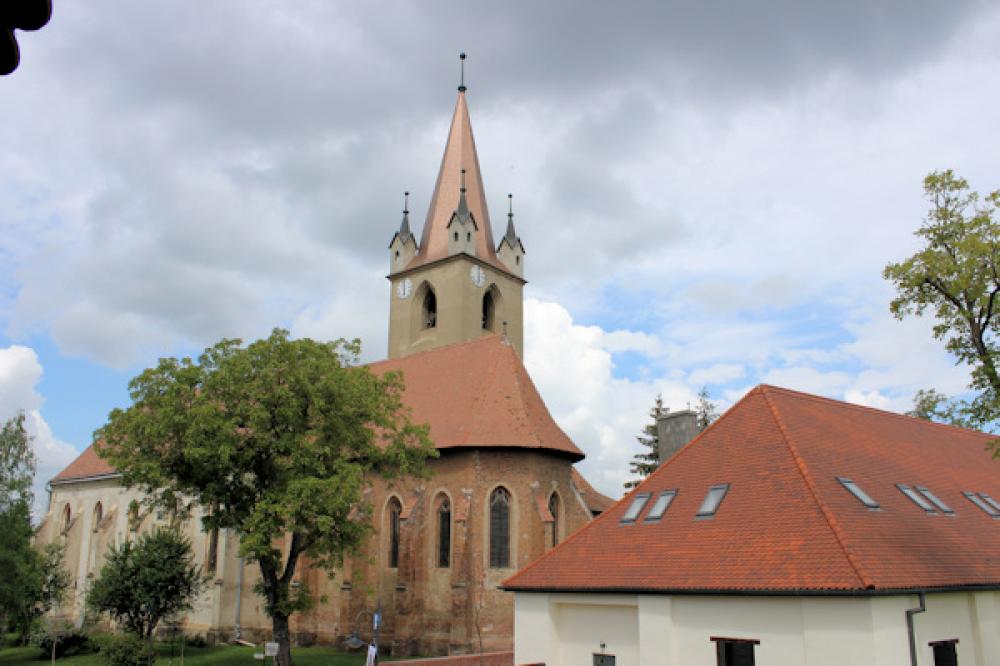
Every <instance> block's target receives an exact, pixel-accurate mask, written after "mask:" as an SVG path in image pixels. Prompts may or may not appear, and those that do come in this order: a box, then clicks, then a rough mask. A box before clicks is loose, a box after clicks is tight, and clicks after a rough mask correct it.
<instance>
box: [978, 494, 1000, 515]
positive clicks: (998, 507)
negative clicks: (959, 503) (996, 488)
mask: <svg viewBox="0 0 1000 666" xmlns="http://www.w3.org/2000/svg"><path fill="white" fill-rule="evenodd" d="M979 496H980V497H982V498H983V500H985V502H986V503H987V504H989V505H990V506H991V507H993V508H994V509H996V510H997V511H998V512H1000V502H997V501H996V500H995V499H993V498H992V497H990V496H989V495H987V494H986V493H979Z"/></svg>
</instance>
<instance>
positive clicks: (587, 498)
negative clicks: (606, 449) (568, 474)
mask: <svg viewBox="0 0 1000 666" xmlns="http://www.w3.org/2000/svg"><path fill="white" fill-rule="evenodd" d="M572 474H573V483H574V484H576V489H577V490H579V491H580V494H581V495H583V501H584V502H586V503H587V508H588V509H590V512H591V513H594V514H598V513H604V512H605V511H607V510H608V509H610V508H611V507H612V506H614V503H615V502H616V501H617V500H613V499H611V498H610V497H608V496H607V495H604V494H601V493H599V492H597V491H596V490H594V487H593V486H592V485H590V482H588V481H587V479H585V478H583V474H580V472H579V470H577V468H576V467H574V468H573V472H572Z"/></svg>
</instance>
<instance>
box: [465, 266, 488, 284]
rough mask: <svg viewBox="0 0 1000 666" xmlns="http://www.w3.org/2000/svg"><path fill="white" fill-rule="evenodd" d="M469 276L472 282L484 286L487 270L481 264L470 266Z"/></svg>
mask: <svg viewBox="0 0 1000 666" xmlns="http://www.w3.org/2000/svg"><path fill="white" fill-rule="evenodd" d="M469 277H470V278H471V279H472V284H474V285H476V286H477V287H482V286H483V285H484V284H486V271H484V270H483V269H482V267H481V266H473V267H472V268H470V269H469Z"/></svg>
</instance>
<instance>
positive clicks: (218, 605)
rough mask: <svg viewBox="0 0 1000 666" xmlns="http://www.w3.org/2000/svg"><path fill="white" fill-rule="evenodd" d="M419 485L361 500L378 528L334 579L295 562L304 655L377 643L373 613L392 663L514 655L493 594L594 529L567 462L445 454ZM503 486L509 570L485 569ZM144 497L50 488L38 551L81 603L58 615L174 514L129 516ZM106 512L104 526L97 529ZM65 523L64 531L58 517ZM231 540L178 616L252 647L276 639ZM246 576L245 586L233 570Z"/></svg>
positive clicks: (112, 485)
mask: <svg viewBox="0 0 1000 666" xmlns="http://www.w3.org/2000/svg"><path fill="white" fill-rule="evenodd" d="M429 467H430V472H431V474H430V476H429V477H428V478H426V479H407V480H401V481H397V482H395V483H392V484H388V483H386V482H385V481H383V480H382V479H375V480H374V481H373V485H372V488H371V489H370V490H369V491H368V493H367V494H366V496H365V498H366V502H367V503H368V504H369V505H370V507H371V511H372V521H373V526H374V531H373V533H372V534H371V535H370V538H369V539H368V541H367V542H366V544H365V545H364V546H363V547H362V548H361V550H360V552H358V553H357V554H356V555H354V556H350V557H348V558H347V559H346V561H345V562H344V564H343V566H342V567H340V568H338V569H337V570H336V571H334V572H332V573H328V572H326V571H322V570H319V569H312V568H309V567H308V561H303V562H302V563H301V564H300V567H299V572H298V575H297V581H296V584H300V585H308V587H309V589H310V590H312V591H313V593H314V595H315V596H316V597H317V598H318V599H319V598H322V599H325V601H321V602H318V603H317V604H316V606H315V607H314V608H313V609H312V610H311V611H309V612H307V613H304V614H301V615H298V616H296V617H295V618H293V623H292V631H293V633H294V635H295V637H296V639H297V641H298V642H299V643H301V644H312V643H322V644H329V643H334V642H338V643H339V642H341V641H343V640H344V639H345V638H346V637H347V636H349V635H350V634H351V633H352V632H353V631H356V630H358V631H360V635H361V638H362V639H364V640H369V639H370V638H371V621H372V616H371V613H372V612H373V611H374V610H375V609H376V608H377V607H378V606H379V605H381V607H382V610H383V626H382V633H381V640H380V643H381V645H382V647H383V650H388V651H391V652H392V653H393V654H399V655H408V654H425V655H437V654H461V653H468V652H478V651H480V637H481V639H482V649H484V650H486V651H490V650H509V649H511V647H512V637H513V598H512V595H510V594H508V593H505V592H503V591H501V590H499V589H497V587H498V585H500V583H501V582H502V581H503V580H504V579H506V578H507V577H508V576H510V575H512V574H513V573H514V572H515V571H516V570H517V569H520V568H522V567H524V566H526V565H527V564H528V563H529V562H531V561H532V560H533V559H535V558H536V557H538V556H539V555H541V554H542V553H544V552H545V551H546V550H547V549H549V548H551V547H552V544H553V528H555V529H556V530H557V532H558V534H557V539H558V540H559V541H561V540H563V539H565V538H566V537H567V536H568V535H569V534H571V533H572V532H573V531H575V530H576V529H578V528H579V527H581V526H582V525H584V524H585V523H586V522H587V521H588V520H590V517H591V515H590V512H589V510H588V509H587V507H586V506H585V505H584V503H583V500H582V499H581V497H580V495H579V494H578V492H577V491H576V489H575V488H574V487H573V485H572V482H571V479H570V475H571V469H572V465H571V464H570V462H569V460H567V459H566V458H562V457H559V456H556V455H553V454H551V453H547V452H539V451H530V450H525V449H513V448H512V449H500V448H486V449H455V450H444V451H442V452H441V457H440V458H438V459H436V460H433V461H431V462H430V465H429ZM498 486H503V487H505V488H506V489H507V490H508V491H509V492H510V495H511V500H512V505H511V514H510V526H511V541H510V555H511V562H510V564H511V566H510V567H507V568H502V569H494V568H490V566H489V497H490V494H491V493H492V492H493V490H494V489H495V488H496V487H498ZM553 493H555V494H556V495H557V497H558V511H557V513H558V520H555V521H554V520H553V516H552V515H550V513H549V509H548V506H549V498H550V497H551V495H552V494H553ZM391 497H396V498H398V499H399V501H400V503H401V504H402V507H403V511H402V515H401V518H402V520H401V521H400V552H399V566H398V567H396V568H392V567H390V566H389V558H388V553H389V529H388V526H389V509H388V506H389V501H390V498H391ZM441 497H447V498H448V501H449V503H450V505H451V519H452V522H451V558H450V559H451V562H450V566H449V567H447V568H442V567H439V566H438V562H437V547H438V544H437V538H438V531H437V530H438V523H437V513H436V502H437V501H438V499H439V498H441ZM138 499H140V498H139V497H138V495H137V494H136V493H135V491H132V490H128V489H124V488H122V487H121V486H120V485H119V483H118V481H117V480H116V479H103V480H97V481H90V482H77V483H68V484H58V485H55V486H53V491H52V500H51V504H50V510H49V515H48V516H47V517H46V519H45V521H44V522H43V524H42V526H41V528H40V530H39V533H38V537H37V540H38V541H39V542H41V543H46V542H52V541H62V542H63V543H65V545H66V547H67V555H66V561H67V565H68V566H69V567H70V568H71V571H72V572H73V574H74V578H75V581H76V594H75V596H73V598H71V599H70V600H68V602H67V606H66V608H65V609H64V612H66V613H67V614H72V615H73V616H74V617H76V618H77V619H78V620H82V612H83V597H84V595H85V592H86V586H87V584H88V582H89V580H90V579H91V578H92V577H93V576H95V575H96V574H97V572H98V571H99V569H100V566H101V564H102V563H103V557H104V553H105V552H106V551H107V548H108V547H110V545H112V544H115V543H121V541H123V540H124V539H129V538H134V536H135V535H136V534H138V533H141V532H143V531H145V530H149V529H153V528H154V527H155V526H156V525H159V524H166V523H167V521H168V520H169V517H168V516H162V515H158V514H157V513H156V512H155V511H154V512H148V511H145V510H141V511H140V512H138V514H135V513H133V515H132V516H131V519H130V516H129V507H130V505H131V504H132V502H133V501H135V500H138ZM98 503H100V504H101V506H102V513H103V517H102V519H101V520H100V521H98V522H95V520H94V518H95V507H96V506H97V504H98ZM67 506H69V507H70V512H71V519H70V523H69V525H68V529H67V526H66V525H64V524H61V517H62V515H63V512H64V511H65V508H66V507H67ZM183 529H184V532H185V533H186V534H187V535H188V536H189V537H190V538H191V540H192V544H193V548H194V553H195V558H196V561H197V562H199V563H200V564H201V565H202V566H203V567H205V568H206V570H207V569H208V567H209V562H210V550H211V535H210V534H207V533H204V532H202V531H201V527H200V515H199V514H197V513H196V515H195V516H194V517H193V520H190V521H188V522H187V523H186V524H185V525H184V526H183ZM238 548H239V543H238V539H237V538H236V536H235V535H234V534H232V533H229V532H228V531H225V530H224V531H222V532H221V533H220V534H219V536H218V540H217V548H216V567H215V571H214V577H212V578H211V583H210V585H209V586H208V588H207V590H206V591H205V592H204V594H203V595H202V596H201V598H200V599H199V600H198V602H197V603H196V604H195V608H194V609H193V610H192V611H191V612H190V613H188V615H187V616H186V617H185V623H184V627H185V630H186V631H187V632H188V633H192V634H194V633H197V634H203V635H206V636H207V637H208V638H209V639H216V640H222V641H225V640H231V639H232V638H233V637H234V636H235V634H236V632H237V623H238V625H239V630H240V634H241V636H242V637H243V638H244V639H247V640H254V641H259V640H263V639H265V638H267V637H268V636H269V635H270V620H269V619H268V618H267V616H266V615H265V613H264V608H263V603H262V600H261V598H260V597H259V596H257V595H256V594H255V593H254V592H253V586H254V584H255V583H256V582H257V580H258V579H259V575H258V570H257V567H256V565H255V564H242V563H241V561H240V560H239V554H238ZM241 569H242V576H241V574H240V570H241Z"/></svg>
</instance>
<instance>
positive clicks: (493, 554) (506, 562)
mask: <svg viewBox="0 0 1000 666" xmlns="http://www.w3.org/2000/svg"><path fill="white" fill-rule="evenodd" d="M490 566H491V567H493V568H495V569H505V568H507V567H509V566H510V492H509V491H508V490H507V489H506V488H504V487H503V486H499V487H497V488H496V489H495V490H494V491H493V493H492V494H491V495H490Z"/></svg>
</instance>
